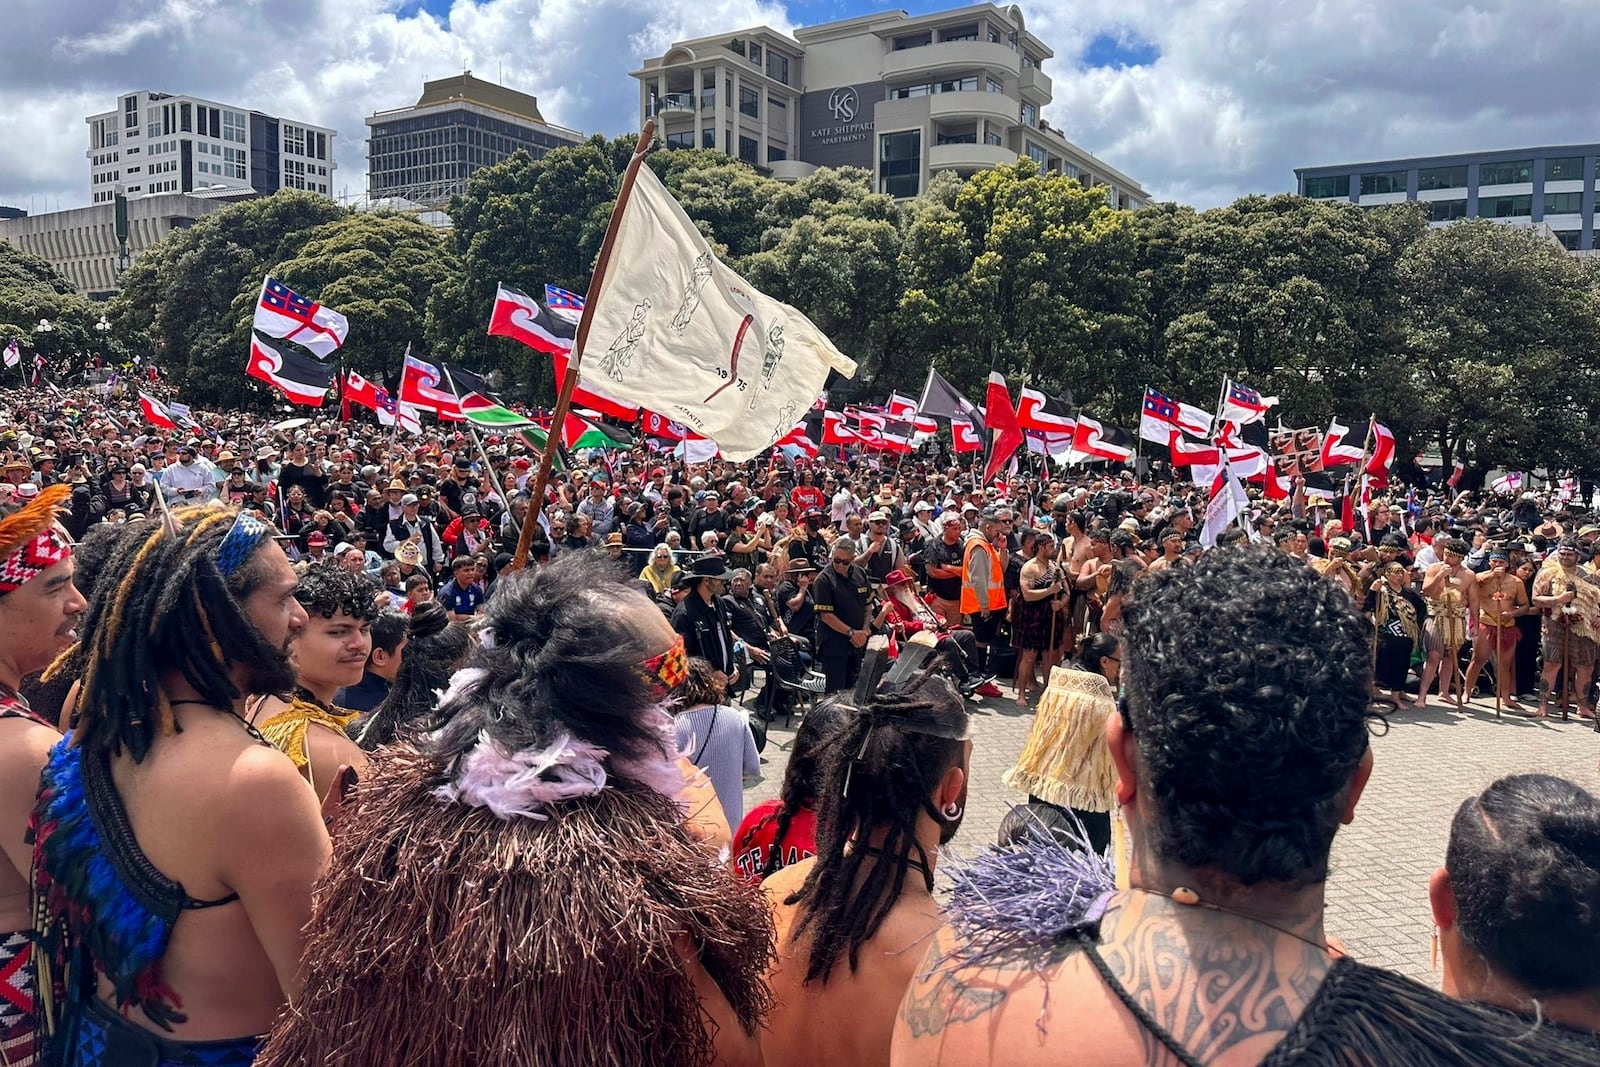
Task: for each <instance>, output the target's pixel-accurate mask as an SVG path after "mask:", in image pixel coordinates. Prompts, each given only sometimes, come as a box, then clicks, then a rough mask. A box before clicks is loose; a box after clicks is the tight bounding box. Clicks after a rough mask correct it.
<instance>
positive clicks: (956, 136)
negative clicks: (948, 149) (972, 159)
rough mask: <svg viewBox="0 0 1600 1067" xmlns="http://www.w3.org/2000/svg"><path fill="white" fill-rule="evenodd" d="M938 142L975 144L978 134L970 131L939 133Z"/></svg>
mask: <svg viewBox="0 0 1600 1067" xmlns="http://www.w3.org/2000/svg"><path fill="white" fill-rule="evenodd" d="M937 143H938V144H977V143H978V134H977V131H976V130H974V131H973V132H972V133H940V134H939V139H938V142H937Z"/></svg>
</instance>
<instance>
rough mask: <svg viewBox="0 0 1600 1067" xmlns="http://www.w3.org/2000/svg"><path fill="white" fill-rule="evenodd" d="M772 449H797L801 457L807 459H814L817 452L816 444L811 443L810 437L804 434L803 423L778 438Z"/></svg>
mask: <svg viewBox="0 0 1600 1067" xmlns="http://www.w3.org/2000/svg"><path fill="white" fill-rule="evenodd" d="M773 447H774V448H780V449H782V448H793V449H798V450H799V452H800V454H801V455H804V456H806V457H807V458H809V459H816V458H817V452H818V451H819V448H818V446H817V442H815V441H813V440H812V439H811V437H810V435H809V434H807V433H806V424H805V423H803V422H802V423H801V424H800V425H798V426H796V427H795V428H794V429H792V430H790V431H789V432H788V433H786V434H784V435H783V436H782V437H780V438H778V440H777V442H776V443H775V444H774V445H773Z"/></svg>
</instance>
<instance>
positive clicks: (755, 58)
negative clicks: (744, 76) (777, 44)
mask: <svg viewBox="0 0 1600 1067" xmlns="http://www.w3.org/2000/svg"><path fill="white" fill-rule="evenodd" d="M750 62H751V63H754V64H755V65H756V66H758V67H759V66H761V46H760V45H758V44H752V45H751V46H750Z"/></svg>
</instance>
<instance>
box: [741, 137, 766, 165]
mask: <svg viewBox="0 0 1600 1067" xmlns="http://www.w3.org/2000/svg"><path fill="white" fill-rule="evenodd" d="M739 158H740V159H742V160H744V161H745V162H746V163H759V162H761V145H760V143H759V142H758V141H757V140H756V139H755V138H754V137H746V136H744V134H740V135H739Z"/></svg>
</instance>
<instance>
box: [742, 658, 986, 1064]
mask: <svg viewBox="0 0 1600 1067" xmlns="http://www.w3.org/2000/svg"><path fill="white" fill-rule="evenodd" d="M846 714H847V715H848V719H847V720H846V722H845V723H844V724H843V725H842V726H841V727H840V728H838V729H836V730H835V731H834V732H833V734H832V735H831V736H830V737H829V738H828V739H827V740H826V741H824V742H823V749H822V757H821V758H822V766H823V774H822V781H821V783H820V784H819V786H818V789H817V794H818V800H817V806H818V812H817V827H818V837H817V854H816V856H815V857H813V858H812V859H808V860H803V861H802V862H800V863H797V864H795V865H793V866H791V867H785V868H783V869H782V870H780V871H778V872H777V873H775V874H773V875H772V876H771V877H769V878H767V879H766V881H765V882H764V883H763V888H764V889H765V890H766V892H767V896H768V899H769V900H770V901H771V902H772V905H773V909H774V912H775V916H776V920H777V928H778V959H777V961H776V963H775V965H774V967H773V970H772V972H771V974H770V975H769V981H770V983H771V986H772V992H773V996H774V997H775V998H776V1000H777V1006H776V1007H775V1008H774V1009H773V1012H772V1014H771V1016H770V1017H769V1018H768V1019H767V1029H766V1030H765V1031H763V1033H762V1039H761V1051H762V1054H763V1056H764V1057H765V1058H766V1063H767V1067H790V1065H793V1067H812V1065H816V1064H828V1065H829V1067H852V1065H858V1064H859V1065H867V1064H881V1063H884V1062H885V1061H886V1060H887V1059H888V1055H889V1035H890V1032H891V1031H892V1030H893V1028H894V1015H895V1008H896V1007H897V1006H898V1005H899V1003H900V997H901V994H903V993H904V992H905V989H906V986H907V985H908V984H909V983H910V981H911V978H912V975H913V974H914V973H915V971H916V968H917V966H918V964H919V962H920V960H921V958H922V952H923V946H924V944H925V942H926V940H927V938H928V937H929V936H931V935H932V934H933V932H934V931H935V930H937V929H938V928H939V927H940V926H941V925H942V924H943V922H944V919H943V915H942V914H941V912H940V910H939V905H938V904H937V903H935V902H934V899H933V871H934V865H935V861H936V860H937V859H938V856H939V849H940V848H941V847H942V846H943V845H946V844H948V843H949V842H950V840H951V838H953V837H954V836H955V833H956V830H957V828H958V827H960V825H961V817H962V813H963V811H964V809H965V806H966V802H967V767H968V765H969V763H970V761H971V758H972V741H971V739H970V737H969V736H968V732H967V731H968V716H967V705H966V701H965V700H963V699H962V697H961V695H960V694H959V693H957V692H956V690H955V688H954V687H953V686H951V685H950V683H949V682H947V681H945V680H944V679H943V678H941V677H939V676H936V675H931V674H929V675H923V676H922V677H921V678H920V679H917V680H915V681H913V682H910V683H906V684H904V685H902V686H901V687H899V688H898V689H896V688H893V687H885V690H880V691H879V692H877V693H875V694H874V695H873V696H872V697H871V698H870V699H869V700H867V701H866V703H865V706H863V707H851V708H847V710H846Z"/></svg>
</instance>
